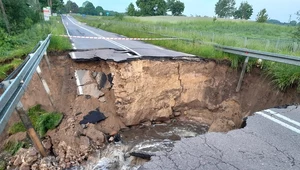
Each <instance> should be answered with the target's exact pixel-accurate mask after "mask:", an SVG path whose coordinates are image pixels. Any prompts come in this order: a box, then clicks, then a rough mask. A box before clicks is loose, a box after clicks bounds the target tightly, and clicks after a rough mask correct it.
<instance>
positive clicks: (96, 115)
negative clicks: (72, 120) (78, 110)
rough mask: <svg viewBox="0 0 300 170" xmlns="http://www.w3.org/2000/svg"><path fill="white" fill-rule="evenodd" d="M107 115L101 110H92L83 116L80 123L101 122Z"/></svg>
mask: <svg viewBox="0 0 300 170" xmlns="http://www.w3.org/2000/svg"><path fill="white" fill-rule="evenodd" d="M105 119H106V117H105V115H104V114H103V113H102V112H100V111H99V110H93V111H90V112H89V113H88V114H87V115H86V116H84V117H83V120H81V121H80V122H79V124H87V123H93V124H96V123H99V122H101V121H103V120H105Z"/></svg>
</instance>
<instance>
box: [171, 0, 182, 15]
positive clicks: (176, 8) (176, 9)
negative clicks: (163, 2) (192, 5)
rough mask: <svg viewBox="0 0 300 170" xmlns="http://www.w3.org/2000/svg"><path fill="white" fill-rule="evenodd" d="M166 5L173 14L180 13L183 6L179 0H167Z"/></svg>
mask: <svg viewBox="0 0 300 170" xmlns="http://www.w3.org/2000/svg"><path fill="white" fill-rule="evenodd" d="M167 7H168V10H169V11H171V12H172V15H174V16H179V15H182V13H183V11H184V8H185V6H184V3H183V2H181V1H179V0H167Z"/></svg>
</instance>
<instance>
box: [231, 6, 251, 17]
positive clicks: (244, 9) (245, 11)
mask: <svg viewBox="0 0 300 170" xmlns="http://www.w3.org/2000/svg"><path fill="white" fill-rule="evenodd" d="M252 14H253V7H252V5H250V4H249V3H248V2H242V3H241V5H240V7H239V9H238V10H236V11H235V12H234V15H233V16H234V18H235V19H245V20H248V19H250V17H251V16H252Z"/></svg>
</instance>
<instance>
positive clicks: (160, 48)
mask: <svg viewBox="0 0 300 170" xmlns="http://www.w3.org/2000/svg"><path fill="white" fill-rule="evenodd" d="M154 47H155V48H157V49H159V50H165V49H163V48H162V47H159V46H156V45H155V46H154Z"/></svg>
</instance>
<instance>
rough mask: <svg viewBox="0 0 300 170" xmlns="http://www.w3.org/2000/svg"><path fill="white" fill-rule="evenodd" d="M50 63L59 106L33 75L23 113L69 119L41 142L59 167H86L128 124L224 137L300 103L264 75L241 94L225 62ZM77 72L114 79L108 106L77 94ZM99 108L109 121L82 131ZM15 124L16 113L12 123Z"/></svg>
mask: <svg viewBox="0 0 300 170" xmlns="http://www.w3.org/2000/svg"><path fill="white" fill-rule="evenodd" d="M50 63H51V65H50V67H49V66H48V65H47V63H46V61H45V60H43V61H42V63H41V65H40V66H41V69H42V76H43V78H44V79H45V80H46V82H47V83H48V85H49V88H50V91H51V96H52V98H53V100H54V107H52V106H51V103H50V100H49V98H48V96H47V94H46V92H45V90H44V89H43V86H42V84H41V81H40V80H39V78H38V76H37V75H36V74H35V75H34V77H33V80H32V81H31V83H30V85H29V87H28V89H27V91H26V93H25V95H24V97H23V99H22V102H23V105H24V106H25V107H26V108H29V107H31V106H33V105H35V104H41V105H42V107H43V108H45V109H47V110H49V111H54V110H55V111H59V112H63V113H64V119H63V121H62V123H61V124H60V125H59V127H58V128H57V129H55V130H52V131H49V132H48V134H47V136H48V137H47V138H46V140H45V142H44V143H46V144H48V145H47V146H48V147H47V148H48V150H49V151H50V152H52V153H53V154H54V156H55V157H56V161H57V165H59V166H61V167H63V168H65V167H70V166H74V165H78V164H82V162H84V161H85V160H87V159H88V155H89V154H91V153H92V152H93V150H95V149H98V148H101V147H103V146H104V144H105V143H106V142H107V136H109V135H110V134H115V133H116V131H119V130H120V129H122V128H126V126H133V125H137V124H140V123H145V122H146V123H147V122H152V123H153V122H163V121H167V120H168V119H170V118H174V117H176V118H178V119H181V120H187V119H193V120H195V121H197V122H199V123H202V124H206V125H208V126H209V127H210V128H209V131H217V132H227V131H229V130H232V129H236V128H240V126H241V123H242V119H243V117H245V116H248V115H250V114H251V113H253V112H255V111H258V110H262V109H265V108H270V107H273V106H278V105H283V104H288V103H293V102H299V101H300V98H299V96H298V94H297V93H296V90H295V89H289V90H288V91H287V92H280V91H278V90H276V88H275V87H274V86H273V85H272V83H271V81H270V80H269V79H268V78H266V77H265V76H263V75H262V74H261V71H260V70H259V69H254V70H252V72H251V73H247V74H246V76H245V78H244V82H243V85H242V89H241V92H239V93H236V92H235V88H236V84H237V80H238V78H239V74H240V72H239V71H238V70H235V69H232V68H231V67H229V64H228V63H227V62H219V63H217V62H216V61H214V60H200V59H199V60H194V61H192V60H183V59H180V60H170V59H160V60H157V59H156V60H150V59H143V60H136V61H128V62H122V63H115V62H111V61H89V62H78V63H77V62H74V61H72V60H71V59H70V58H69V57H68V56H67V55H60V56H51V57H50ZM76 70H86V71H87V73H88V74H87V75H88V76H89V75H90V76H91V77H92V76H93V75H94V74H95V73H97V74H99V73H101V74H103V73H104V74H105V75H108V74H111V75H112V78H113V81H112V84H111V85H112V87H109V88H102V89H98V90H101V92H102V93H103V95H104V96H105V100H100V98H98V97H96V98H95V97H93V95H90V96H87V95H81V96H79V95H78V88H77V85H76V77H75V71H76ZM95 75H96V74H95ZM92 83H98V84H99V82H92ZM95 87H96V88H97V87H98V86H97V85H96V86H95ZM96 108H99V109H100V111H101V112H103V113H104V114H105V116H106V117H107V119H106V120H104V121H102V122H100V123H98V124H95V125H92V124H90V125H88V126H87V127H84V126H81V125H80V124H79V122H80V121H81V120H82V119H83V117H84V116H85V115H87V114H88V112H89V111H92V110H95V109H96ZM16 120H17V117H16V115H14V116H13V117H12V121H11V122H14V121H16ZM10 124H11V123H10ZM150 124H151V123H150ZM2 136H4V137H5V135H2ZM32 166H33V165H32ZM35 166H39V165H35Z"/></svg>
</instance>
